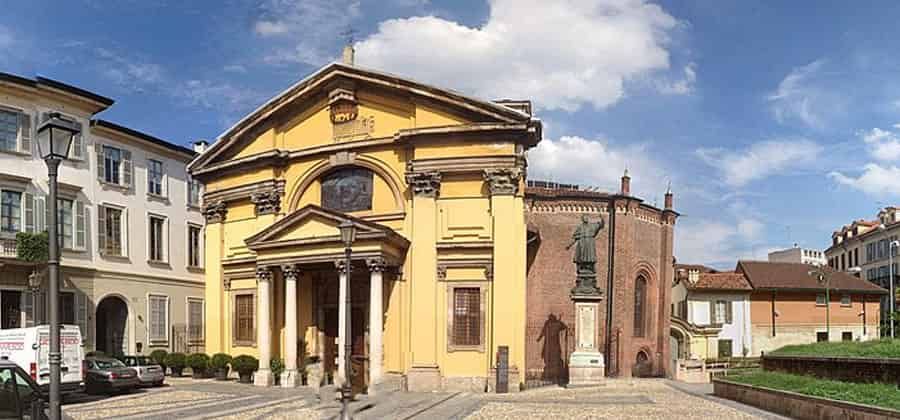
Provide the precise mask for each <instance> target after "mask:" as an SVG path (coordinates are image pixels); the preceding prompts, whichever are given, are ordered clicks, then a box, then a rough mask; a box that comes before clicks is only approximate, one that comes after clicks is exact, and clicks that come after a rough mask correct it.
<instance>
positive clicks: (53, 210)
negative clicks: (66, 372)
mask: <svg viewBox="0 0 900 420" xmlns="http://www.w3.org/2000/svg"><path fill="white" fill-rule="evenodd" d="M47 117H48V118H47V120H46V121H44V122H43V123H42V124H41V125H40V127H39V128H38V132H37V137H38V154H39V155H40V156H41V158H42V159H44V163H46V164H47V175H48V177H49V179H50V180H49V189H50V203H49V207H50V208H49V210H50V221H49V222H50V225H49V226H48V230H49V233H50V239H49V242H50V243H49V244H48V245H49V246H48V248H49V252H48V257H49V258H47V271H48V272H49V274H50V276H49V277H50V284H49V293H48V296H47V298H48V300H49V301H50V354H49V356H50V420H59V419H60V417H61V411H60V409H61V408H60V394H59V383H60V359H61V354H60V348H59V327H60V325H59V232H58V229H57V228H58V226H57V223H59V214H58V213H57V211H58V209H57V207H58V206H57V203H56V189H57V183H56V175H57V171H58V170H59V164H60V162H62V161H63V160H64V159H66V158H67V157H68V156H69V148H71V147H72V138H73V137H74V136H75V134H77V133H78V127H77V126H76V125H75V122H74V121H71V120H69V119H66V118H63V116H62V115H60V114H59V113H56V112H54V113H51V114H49V115H47Z"/></svg>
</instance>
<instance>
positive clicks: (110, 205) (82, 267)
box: [0, 73, 204, 354]
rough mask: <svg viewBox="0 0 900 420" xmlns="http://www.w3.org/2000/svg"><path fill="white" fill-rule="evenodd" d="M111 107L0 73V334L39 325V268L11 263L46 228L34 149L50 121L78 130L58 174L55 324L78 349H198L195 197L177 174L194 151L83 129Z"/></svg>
mask: <svg viewBox="0 0 900 420" xmlns="http://www.w3.org/2000/svg"><path fill="white" fill-rule="evenodd" d="M112 103H113V101H112V100H110V99H108V98H104V97H102V96H99V95H96V94H93V93H90V92H87V91H84V90H82V89H78V88H76V87H72V86H68V85H65V84H62V83H59V82H55V81H52V80H48V79H44V78H36V79H25V78H20V77H17V76H13V75H8V74H2V73H0V241H2V253H0V259H2V263H3V264H2V268H0V327H2V328H16V327H20V326H29V325H34V324H35V323H43V322H45V321H46V310H47V298H46V289H47V280H46V270H45V266H44V265H43V264H40V263H31V262H28V261H24V260H23V259H22V258H20V255H18V252H17V249H18V247H19V246H20V241H19V240H17V239H16V236H17V234H18V233H19V232H25V233H28V234H35V233H39V232H42V231H45V230H46V226H47V222H48V220H49V215H48V214H47V209H48V205H47V193H48V184H47V182H48V181H47V168H46V166H45V164H44V162H43V161H42V160H41V159H40V158H39V157H38V156H37V152H36V146H35V144H34V142H35V139H36V129H37V126H38V125H39V123H40V121H41V120H42V118H45V116H46V114H47V113H50V112H60V113H62V114H63V115H64V116H66V117H68V118H71V119H73V120H75V121H76V122H77V123H78V125H80V127H81V128H82V134H81V135H80V136H78V137H76V139H75V140H74V142H73V147H72V150H71V151H70V156H69V159H68V160H66V161H64V162H63V163H62V165H61V166H60V169H59V197H58V204H59V209H58V213H59V219H60V224H59V228H58V230H59V232H60V235H61V241H60V242H61V249H62V252H61V257H62V259H61V266H62V268H61V274H62V275H61V277H62V278H61V280H62V283H61V290H62V296H61V298H60V300H61V317H62V321H63V322H64V323H72V324H77V325H79V326H80V327H81V328H82V332H83V334H84V341H85V346H86V347H87V348H88V349H89V350H95V349H96V350H100V351H103V352H105V353H109V354H121V353H125V354H136V353H143V354H147V353H149V352H150V351H152V350H154V349H158V348H159V349H166V350H168V351H173V350H178V351H197V350H199V349H202V343H203V333H204V326H203V250H202V246H203V217H202V215H201V212H200V197H201V196H202V192H201V191H200V190H201V187H200V185H199V184H197V183H196V182H192V181H191V180H190V179H189V177H188V175H187V172H186V170H185V168H186V165H187V163H188V162H189V161H190V160H191V159H192V158H193V156H194V155H195V153H194V151H193V150H190V149H187V148H184V147H181V146H177V145H173V144H170V143H168V142H165V141H163V140H160V139H157V138H154V137H152V136H149V135H147V134H144V133H140V132H137V131H134V130H130V129H128V128H125V127H121V126H118V125H116V124H113V123H109V122H107V121H103V120H98V119H94V116H95V114H97V113H98V112H101V111H103V110H104V109H106V108H107V107H109V106H111V105H112ZM29 276H34V277H32V278H33V279H36V280H38V281H39V283H38V284H35V283H36V282H34V281H31V282H29ZM29 283H31V284H29ZM35 286H37V287H35Z"/></svg>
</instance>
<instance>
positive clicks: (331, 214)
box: [245, 204, 409, 263]
mask: <svg viewBox="0 0 900 420" xmlns="http://www.w3.org/2000/svg"><path fill="white" fill-rule="evenodd" d="M344 221H350V222H351V223H353V225H354V226H355V227H356V241H355V242H354V245H353V250H354V251H353V252H354V255H356V256H360V257H364V256H368V255H371V256H378V257H382V258H386V259H388V260H393V261H395V262H396V263H399V262H402V260H403V256H404V255H405V253H406V249H407V248H408V247H409V241H408V240H407V239H406V238H404V237H403V236H401V235H399V234H398V233H396V232H395V231H394V230H393V229H391V228H389V227H387V226H384V225H381V224H378V223H374V222H369V221H366V220H362V219H359V218H356V217H353V216H349V215H347V214H344V213H340V212H336V211H333V210H328V209H325V208H322V207H320V206H317V205H315V204H310V205H307V206H305V207H303V208H301V209H298V210H297V211H295V212H293V213H291V214H289V215H287V216H285V217H284V218H283V219H281V220H279V221H277V222H275V223H274V224H272V225H271V226H269V227H267V228H266V229H264V230H262V231H261V232H259V233H257V234H255V235H253V236H251V237H249V238H247V239H246V240H245V242H246V244H247V247H248V248H250V249H251V250H253V251H255V252H256V253H257V262H262V261H264V260H267V259H278V260H288V259H289V260H295V261H306V262H319V261H327V260H332V259H334V258H335V256H340V255H341V253H342V252H343V249H344V244H343V242H341V232H340V229H339V227H338V226H340V224H341V223H343V222H344Z"/></svg>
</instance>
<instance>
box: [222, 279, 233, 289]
mask: <svg viewBox="0 0 900 420" xmlns="http://www.w3.org/2000/svg"><path fill="white" fill-rule="evenodd" d="M222 287H223V288H224V289H225V291H226V292H227V291H229V290H231V279H230V278H228V277H225V279H224V280H222Z"/></svg>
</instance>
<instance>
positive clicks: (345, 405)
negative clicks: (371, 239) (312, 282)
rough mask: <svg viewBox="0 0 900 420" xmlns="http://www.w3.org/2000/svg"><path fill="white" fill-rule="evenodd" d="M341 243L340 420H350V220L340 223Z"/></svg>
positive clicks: (353, 234) (352, 230)
mask: <svg viewBox="0 0 900 420" xmlns="http://www.w3.org/2000/svg"><path fill="white" fill-rule="evenodd" d="M339 228H340V229H341V241H342V242H344V270H345V271H344V273H345V274H344V282H345V284H344V290H346V291H347V294H346V299H345V301H344V314H345V320H346V321H345V323H344V383H343V384H342V385H341V420H350V419H352V418H353V416H351V415H350V399H351V398H352V391H353V390H352V389H351V387H350V369H351V368H350V352H351V351H352V350H353V338H352V336H351V334H352V332H353V330H352V328H351V325H352V322H350V316H351V314H352V313H353V311H351V310H350V303H351V299H350V262H351V259H350V255H351V254H352V252H353V250H352V246H353V241H355V240H356V226H355V225H354V224H353V222H351V221H350V220H344V221H343V222H341V224H340V226H339Z"/></svg>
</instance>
